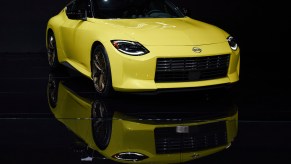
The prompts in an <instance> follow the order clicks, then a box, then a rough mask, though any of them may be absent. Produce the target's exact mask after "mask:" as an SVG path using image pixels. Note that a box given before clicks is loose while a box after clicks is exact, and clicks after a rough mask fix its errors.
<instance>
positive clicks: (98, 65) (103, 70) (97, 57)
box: [91, 45, 113, 97]
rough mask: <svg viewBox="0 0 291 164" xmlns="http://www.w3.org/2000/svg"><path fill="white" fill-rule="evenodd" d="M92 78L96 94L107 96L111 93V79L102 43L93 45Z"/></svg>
mask: <svg viewBox="0 0 291 164" xmlns="http://www.w3.org/2000/svg"><path fill="white" fill-rule="evenodd" d="M91 67H92V79H93V84H94V87H95V89H96V91H97V93H98V95H100V96H102V97H108V96H110V95H111V94H112V92H113V89H112V80H111V72H110V64H109V60H108V56H107V53H106V51H105V49H104V47H103V46H102V45H98V46H96V47H95V49H94V51H93V53H92V58H91Z"/></svg>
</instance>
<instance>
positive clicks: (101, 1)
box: [93, 0, 183, 19]
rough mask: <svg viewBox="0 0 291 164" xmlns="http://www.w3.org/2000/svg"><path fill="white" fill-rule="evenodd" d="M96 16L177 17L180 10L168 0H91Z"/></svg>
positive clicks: (105, 17)
mask: <svg viewBox="0 0 291 164" xmlns="http://www.w3.org/2000/svg"><path fill="white" fill-rule="evenodd" d="M93 6H94V12H95V14H94V15H95V17H97V18H103V19H107V18H113V19H114V18H125V19H129V18H177V17H183V14H182V13H181V11H180V10H179V9H178V7H176V6H175V5H174V4H173V3H172V2H171V1H170V0H93Z"/></svg>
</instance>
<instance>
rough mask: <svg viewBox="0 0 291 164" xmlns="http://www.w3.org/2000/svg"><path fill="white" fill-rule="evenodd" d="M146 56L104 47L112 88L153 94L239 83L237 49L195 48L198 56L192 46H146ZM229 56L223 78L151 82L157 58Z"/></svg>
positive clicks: (238, 53) (210, 46) (238, 56)
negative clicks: (174, 89) (128, 53)
mask: <svg viewBox="0 0 291 164" xmlns="http://www.w3.org/2000/svg"><path fill="white" fill-rule="evenodd" d="M147 48H148V49H149V50H150V53H148V54H146V55H144V56H129V55H125V54H122V53H120V52H119V51H117V50H116V49H114V48H113V47H112V45H110V47H108V48H106V49H107V53H108V56H109V60H110V64H111V75H112V85H113V88H114V90H116V91H122V92H143V91H145V92H146V91H156V90H159V89H162V90H163V89H173V88H180V89H181V88H197V87H204V86H215V85H220V84H231V83H234V82H237V81H238V80H239V71H240V50H239V49H238V50H237V51H232V50H231V49H230V48H229V45H228V43H227V42H225V43H219V44H211V45H202V46H199V48H201V49H202V50H203V51H202V53H199V54H198V53H194V52H193V51H192V48H193V46H147ZM223 54H230V60H229V67H228V71H227V76H225V77H222V78H215V79H208V80H199V81H185V82H183V81H182V82H155V74H156V63H157V59H158V58H185V57H186V58H187V57H205V56H217V55H223Z"/></svg>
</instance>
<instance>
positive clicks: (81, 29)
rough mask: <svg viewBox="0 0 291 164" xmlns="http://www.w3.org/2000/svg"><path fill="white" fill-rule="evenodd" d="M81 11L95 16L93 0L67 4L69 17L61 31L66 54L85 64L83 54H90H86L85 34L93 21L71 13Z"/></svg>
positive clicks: (74, 60)
mask: <svg viewBox="0 0 291 164" xmlns="http://www.w3.org/2000/svg"><path fill="white" fill-rule="evenodd" d="M81 11H86V12H87V17H89V18H90V17H93V15H92V9H91V0H74V1H72V2H71V3H70V4H69V5H68V6H67V9H66V14H67V16H68V19H67V20H66V21H65V23H64V24H63V25H62V26H61V31H62V38H63V47H64V51H65V53H66V56H67V57H68V58H69V59H70V61H72V62H76V63H79V64H81V65H84V61H83V60H82V59H83V57H82V56H84V55H87V56H89V54H84V53H85V51H84V48H85V46H83V45H84V39H86V38H85V37H86V36H85V35H83V34H84V33H86V28H87V27H88V24H91V22H88V21H86V20H81V19H80V18H74V17H71V16H70V13H72V12H73V13H80V12H81ZM88 35H89V34H88ZM89 57H90V56H89Z"/></svg>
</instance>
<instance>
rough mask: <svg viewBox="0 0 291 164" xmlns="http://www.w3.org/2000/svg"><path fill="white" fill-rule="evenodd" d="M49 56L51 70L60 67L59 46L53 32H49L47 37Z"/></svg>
mask: <svg viewBox="0 0 291 164" xmlns="http://www.w3.org/2000/svg"><path fill="white" fill-rule="evenodd" d="M47 55H48V64H49V67H50V68H51V69H55V68H57V67H59V65H60V64H59V60H58V51H57V44H56V39H55V36H54V33H53V32H48V35H47Z"/></svg>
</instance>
